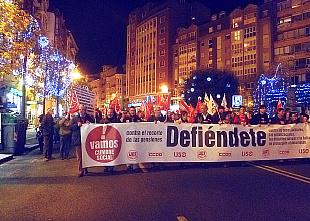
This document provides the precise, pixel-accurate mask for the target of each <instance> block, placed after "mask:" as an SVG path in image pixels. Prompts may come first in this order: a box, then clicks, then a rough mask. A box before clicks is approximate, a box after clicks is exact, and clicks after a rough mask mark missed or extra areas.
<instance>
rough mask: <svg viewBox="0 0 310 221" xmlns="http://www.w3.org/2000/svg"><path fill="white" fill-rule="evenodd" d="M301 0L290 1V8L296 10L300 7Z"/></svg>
mask: <svg viewBox="0 0 310 221" xmlns="http://www.w3.org/2000/svg"><path fill="white" fill-rule="evenodd" d="M301 4H302V0H292V8H297V7H299V6H301Z"/></svg>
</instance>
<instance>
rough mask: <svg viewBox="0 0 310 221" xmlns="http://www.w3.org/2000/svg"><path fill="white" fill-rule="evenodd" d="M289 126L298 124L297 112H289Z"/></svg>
mask: <svg viewBox="0 0 310 221" xmlns="http://www.w3.org/2000/svg"><path fill="white" fill-rule="evenodd" d="M289 123H290V124H299V123H300V118H299V117H298V113H297V112H291V117H290V122H289Z"/></svg>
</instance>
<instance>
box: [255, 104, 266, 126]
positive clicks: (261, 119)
mask: <svg viewBox="0 0 310 221" xmlns="http://www.w3.org/2000/svg"><path fill="white" fill-rule="evenodd" d="M252 121H253V122H252V124H253V125H262V124H263V125H266V124H269V122H270V121H269V117H268V114H267V112H266V106H265V105H263V104H262V105H260V106H259V108H258V113H257V114H255V115H254V117H253V120H252Z"/></svg>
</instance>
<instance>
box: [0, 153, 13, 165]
mask: <svg viewBox="0 0 310 221" xmlns="http://www.w3.org/2000/svg"><path fill="white" fill-rule="evenodd" d="M2 155H3V156H2ZM10 160H13V154H0V164H3V163H6V162H8V161H10Z"/></svg>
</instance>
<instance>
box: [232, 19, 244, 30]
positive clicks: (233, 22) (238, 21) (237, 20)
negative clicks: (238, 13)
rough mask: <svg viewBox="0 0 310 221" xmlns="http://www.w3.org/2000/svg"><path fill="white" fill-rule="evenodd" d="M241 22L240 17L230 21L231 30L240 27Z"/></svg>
mask: <svg viewBox="0 0 310 221" xmlns="http://www.w3.org/2000/svg"><path fill="white" fill-rule="evenodd" d="M241 22H242V17H238V18H233V20H232V26H233V28H238V27H240V25H241Z"/></svg>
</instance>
